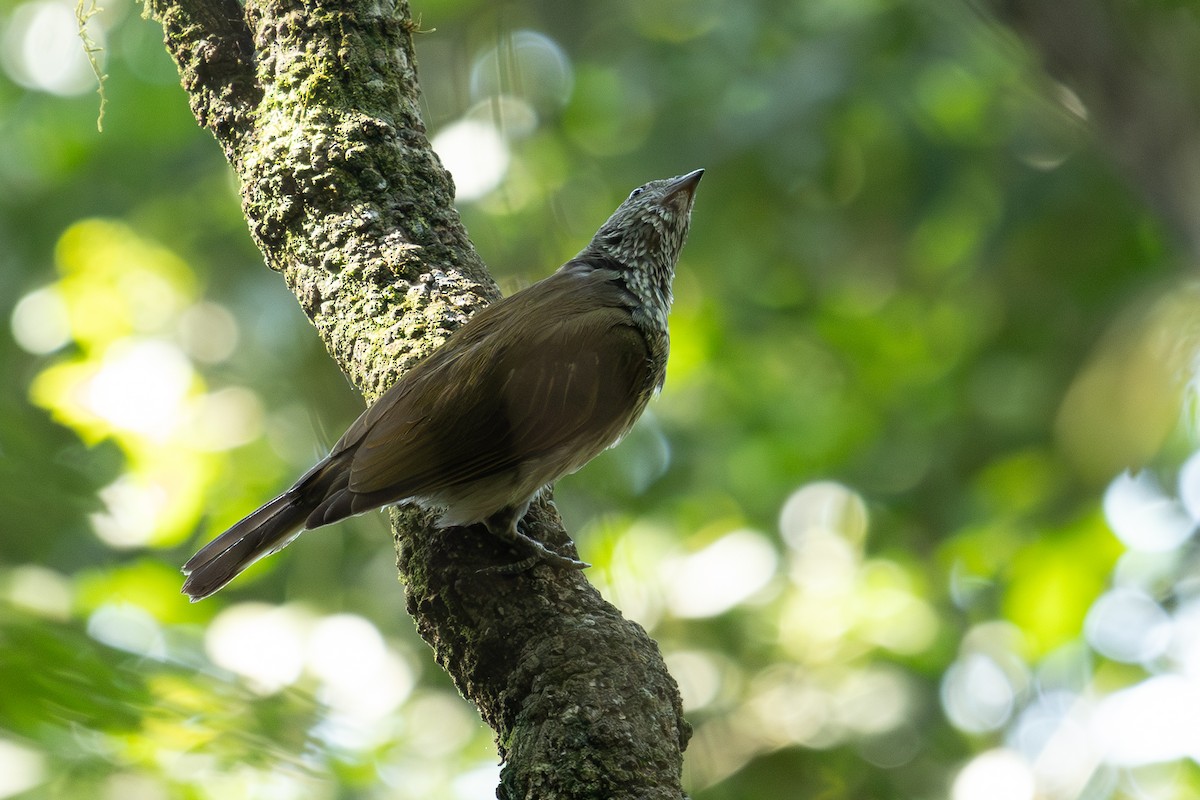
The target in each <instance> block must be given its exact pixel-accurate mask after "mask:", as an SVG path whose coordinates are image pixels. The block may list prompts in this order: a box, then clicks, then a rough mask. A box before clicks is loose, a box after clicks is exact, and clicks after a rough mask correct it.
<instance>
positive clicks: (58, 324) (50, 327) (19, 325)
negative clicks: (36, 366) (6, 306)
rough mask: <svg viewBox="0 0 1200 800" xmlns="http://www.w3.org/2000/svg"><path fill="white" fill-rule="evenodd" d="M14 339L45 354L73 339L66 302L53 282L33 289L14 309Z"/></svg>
mask: <svg viewBox="0 0 1200 800" xmlns="http://www.w3.org/2000/svg"><path fill="white" fill-rule="evenodd" d="M12 333H13V339H15V340H16V342H17V344H18V345H20V346H21V348H22V349H23V350H25V351H26V352H28V353H33V354H34V355H45V354H46V353H52V352H54V351H55V350H57V349H59V348H60V347H62V346H63V345H65V344H66V343H67V342H69V341H71V321H70V318H69V317H68V314H67V304H66V302H64V301H63V298H62V295H61V294H60V293H59V292H58V290H57V289H55V288H54V287H53V286H46V287H43V288H41V289H37V290H35V291H32V292H30V293H29V294H27V295H25V296H24V297H22V298H21V299H20V300H19V301H17V305H16V307H15V308H13V311H12Z"/></svg>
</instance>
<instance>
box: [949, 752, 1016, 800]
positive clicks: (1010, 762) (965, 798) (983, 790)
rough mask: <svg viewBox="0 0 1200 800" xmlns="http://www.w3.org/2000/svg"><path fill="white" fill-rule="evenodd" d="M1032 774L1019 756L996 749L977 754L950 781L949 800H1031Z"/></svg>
mask: <svg viewBox="0 0 1200 800" xmlns="http://www.w3.org/2000/svg"><path fill="white" fill-rule="evenodd" d="M1035 788H1036V784H1035V782H1034V776H1033V770H1032V769H1030V766H1029V762H1027V761H1026V760H1025V759H1024V758H1023V757H1022V756H1021V754H1020V753H1017V752H1014V751H1012V750H1008V749H1004V748H999V749H996V750H988V751H986V752H984V753H980V754H979V755H977V756H975V758H973V759H971V760H970V761H968V762H967V765H966V766H965V767H963V768H962V770H961V771H960V772H959V773H958V775H957V776H956V777H955V779H954V788H953V789H952V791H951V795H950V796H951V798H952V800H1033V797H1034V792H1035Z"/></svg>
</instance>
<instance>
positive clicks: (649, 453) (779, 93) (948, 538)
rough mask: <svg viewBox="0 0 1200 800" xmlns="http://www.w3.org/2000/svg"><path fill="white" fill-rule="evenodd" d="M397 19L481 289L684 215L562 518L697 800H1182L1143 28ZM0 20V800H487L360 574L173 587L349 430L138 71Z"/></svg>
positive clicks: (428, 13) (1191, 752) (310, 571)
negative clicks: (611, 429)
mask: <svg viewBox="0 0 1200 800" xmlns="http://www.w3.org/2000/svg"><path fill="white" fill-rule="evenodd" d="M1000 5H1001V6H1002V8H1001V11H1002V12H1003V14H1004V15H1005V17H1004V19H1005V22H1004V23H1003V24H1001V23H999V22H997V21H995V20H993V19H992V18H991V17H989V11H988V10H986V9H981V8H975V7H972V6H969V5H966V4H958V3H945V2H934V0H815V1H813V2H804V3H796V2H791V0H788V1H786V2H785V1H784V0H755V1H754V2H737V3H734V2H731V0H699V2H696V1H695V0H693V1H692V2H683V1H682V0H621V1H620V2H600V0H585V1H584V2H578V3H572V4H562V3H553V2H549V1H548V0H532V1H531V2H522V3H495V2H483V0H429V2H417V3H415V5H414V8H413V12H414V15H415V16H417V17H419V19H420V20H421V26H422V33H420V34H419V35H418V36H417V48H418V55H419V58H420V69H421V78H422V85H423V89H424V94H425V104H426V115H427V116H426V119H427V122H428V124H429V129H430V134H431V136H432V138H433V141H434V145H435V147H436V148H437V150H438V152H439V153H440V154H441V156H442V158H443V160H444V162H445V163H446V165H447V166H448V167H449V168H450V169H451V170H452V171H453V173H454V176H455V178H456V181H457V186H458V192H459V195H458V202H459V205H460V208H461V210H462V213H463V217H464V220H465V222H466V224H467V226H468V228H469V230H470V231H471V234H472V236H473V238H474V241H475V242H476V244H477V246H478V248H479V250H480V251H481V253H482V255H483V257H484V259H485V260H486V261H487V262H488V263H489V264H490V265H491V266H492V268H493V271H494V274H495V275H496V277H497V279H498V280H499V281H500V283H501V285H502V286H503V287H504V288H505V290H506V291H511V290H513V289H515V288H518V287H520V286H523V285H527V284H529V283H531V282H532V281H534V280H536V279H538V278H540V277H542V276H544V275H546V274H547V273H548V272H550V271H551V270H552V269H553V268H554V267H555V266H557V265H558V264H559V263H561V262H562V261H564V260H565V259H567V258H569V257H570V256H571V255H572V254H574V253H575V252H576V251H577V250H578V249H579V248H580V247H581V246H582V245H583V244H584V243H585V241H586V240H587V238H588V237H589V236H590V235H591V233H592V232H593V231H594V230H595V228H596V227H597V226H598V225H599V224H600V222H601V221H603V220H604V219H605V218H606V216H607V215H608V214H609V213H610V212H611V210H612V209H613V208H614V207H615V206H616V204H617V203H618V202H620V200H621V199H623V198H624V196H625V195H626V194H627V193H628V192H629V190H630V189H631V188H633V187H634V186H636V185H638V184H640V183H642V182H644V181H646V180H649V179H652V178H659V177H666V176H670V175H676V174H679V173H682V172H685V171H687V170H691V169H694V168H696V167H704V168H706V170H707V172H706V175H705V180H704V183H703V185H702V186H701V188H700V191H699V194H698V199H697V204H696V210H695V213H694V216H693V226H692V234H691V238H690V241H689V244H688V246H687V248H686V249H685V251H684V256H683V260H682V263H681V265H680V269H679V275H678V278H677V281H676V295H677V298H676V306H675V310H674V313H673V316H672V320H671V325H672V331H673V347H672V357H671V363H670V371H669V375H668V379H667V384H666V388H665V390H664V392H663V394H662V396H661V398H659V399H658V400H657V401H656V402H655V403H654V404H653V405H652V408H651V411H650V413H648V414H647V415H646V418H645V419H643V421H642V422H641V423H640V424H639V426H638V427H637V429H636V430H635V431H634V432H633V433H632V434H631V435H630V436H629V437H628V439H627V440H626V441H625V442H624V443H623V444H622V445H621V446H620V448H618V449H617V450H615V451H611V452H609V453H606V454H605V455H604V456H602V457H601V458H599V459H597V460H596V461H595V462H594V463H593V464H591V465H590V466H589V467H587V468H586V469H585V470H583V471H582V472H580V473H579V474H577V475H575V476H572V477H570V478H567V479H565V480H564V481H562V483H561V485H560V487H559V489H558V492H557V497H558V505H559V508H560V509H561V511H562V512H563V514H564V515H565V517H566V518H567V521H568V524H569V526H570V529H571V530H572V531H573V532H574V533H575V538H576V540H577V542H578V544H579V548H580V552H581V553H582V554H583V556H584V557H585V558H586V559H587V560H588V561H590V562H592V563H593V564H595V565H596V566H595V567H594V568H593V569H591V570H590V571H589V577H590V578H591V580H592V581H593V582H594V583H596V584H597V585H598V586H599V587H600V589H601V590H602V591H603V593H604V594H605V596H606V597H608V598H609V599H610V600H611V601H612V602H614V603H615V604H616V605H618V606H619V607H620V608H622V609H623V610H624V612H625V613H626V614H627V615H628V616H629V617H631V618H633V619H635V620H637V621H638V622H640V623H641V624H642V625H644V626H645V627H646V628H647V629H648V630H649V631H650V632H651V634H652V635H653V636H654V637H655V638H656V639H657V640H658V641H659V642H660V644H661V646H662V649H663V652H664V653H665V655H666V658H667V660H668V662H669V664H670V667H671V669H672V672H673V674H674V675H675V676H676V678H677V679H678V681H679V683H680V688H681V691H682V693H683V697H684V702H685V705H686V708H687V714H688V717H689V719H690V720H691V722H692V724H693V725H694V726H695V736H694V738H693V740H692V744H691V746H690V748H689V750H688V753H687V765H686V775H685V779H686V786H687V788H688V791H689V792H690V793H691V795H692V796H693V797H694V798H695V799H696V800H732V799H733V798H816V797H820V798H826V799H833V798H864V797H876V798H905V799H907V798H951V800H1034V799H1035V798H1038V799H1039V800H1040V799H1045V800H1058V799H1059V798H1063V799H1066V798H1086V799H1087V800H1103V799H1105V798H1122V799H1123V798H1154V800H1172V798H1193V797H1196V796H1200V770H1198V769H1197V764H1196V759H1197V758H1200V726H1197V725H1196V723H1195V720H1197V719H1200V563H1198V560H1197V555H1198V553H1197V547H1196V542H1195V539H1194V530H1195V528H1196V520H1197V519H1198V518H1200V457H1197V456H1196V455H1195V453H1196V451H1197V448H1198V446H1200V439H1198V431H1197V424H1196V423H1197V418H1196V417H1197V408H1198V406H1197V402H1196V397H1197V396H1196V392H1195V386H1194V383H1195V380H1196V365H1197V359H1198V356H1200V305H1198V302H1197V301H1198V300H1200V292H1198V291H1197V289H1196V287H1195V286H1194V283H1193V275H1194V272H1195V269H1196V258H1197V254H1198V253H1200V234H1198V231H1200V224H1198V220H1200V215H1198V214H1197V208H1196V204H1197V199H1196V198H1200V190H1198V189H1197V186H1196V184H1197V182H1198V181H1200V157H1198V156H1197V151H1198V148H1197V126H1196V118H1197V107H1198V106H1200V103H1197V99H1198V97H1200V83H1198V82H1197V77H1196V76H1197V75H1200V65H1198V64H1197V63H1196V61H1197V60H1200V19H1198V17H1197V12H1196V10H1195V7H1194V6H1193V5H1192V4H1190V3H1186V2H1172V1H1171V0H1161V1H1160V2H1153V3H1142V4H1128V3H1124V4H1117V3H1104V2H1091V3H1086V2H1083V1H1082V0H1063V2H1060V3H1054V4H1042V5H1043V8H1041V9H1038V8H1036V7H1035V5H1034V4H1033V3H1028V2H1022V0H1007V2H1004V3H1002V4H1000ZM76 30H77V23H76V10H75V8H74V4H73V3H72V2H70V0H27V1H26V2H14V0H0V43H2V45H3V46H2V47H0V245H2V246H0V320H2V321H3V325H2V326H0V380H3V385H4V388H5V391H4V392H3V393H0V508H2V510H0V687H2V688H0V798H4V797H20V798H81V797H87V798H102V799H110V798H111V799H112V800H116V799H117V798H120V800H166V799H168V798H171V799H173V798H200V799H203V798H221V800H237V799H238V798H247V799H249V798H254V799H255V800H262V799H266V800H291V799H292V798H296V799H297V800H299V799H300V798H305V799H306V800H309V799H312V798H316V799H317V800H321V799H323V798H401V799H407V798H413V799H414V800H416V799H417V798H420V799H421V800H440V799H442V798H445V799H446V800H468V799H473V798H486V797H492V796H494V787H495V784H496V781H497V775H498V770H499V767H498V766H497V765H496V756H495V749H494V746H493V744H492V737H491V733H490V731H489V730H488V729H487V728H486V727H485V726H483V724H482V723H481V722H480V721H479V719H478V717H477V716H476V714H475V712H474V710H473V709H472V708H471V707H470V706H469V705H468V704H467V703H466V702H465V701H463V700H462V699H461V698H460V697H458V695H457V694H456V693H455V691H454V689H453V687H452V686H451V685H450V684H449V682H448V680H447V679H446V678H445V677H444V676H443V675H442V673H441V672H440V671H439V670H438V669H437V668H436V666H435V665H434V664H433V662H432V659H431V658H430V653H429V651H428V649H427V648H426V647H425V645H424V644H423V643H422V642H421V641H420V640H419V639H418V637H417V636H416V634H415V632H414V630H413V627H412V624H411V622H410V620H409V619H408V617H407V616H406V615H405V614H404V612H403V601H402V588H401V587H400V586H399V584H398V583H397V580H396V573H395V569H394V566H393V561H394V555H393V553H392V549H391V544H390V539H389V535H388V529H387V526H386V524H385V523H384V521H383V519H382V517H381V516H380V515H377V514H372V515H368V516H366V517H363V518H359V519H356V520H353V521H351V522H349V523H346V524H342V525H339V526H338V527H337V528H336V529H333V530H325V531H321V532H317V533H313V534H309V535H307V536H305V537H303V538H302V539H301V540H300V541H299V542H297V543H296V544H295V545H293V546H292V547H291V548H289V549H288V551H287V552H286V553H285V554H283V555H281V556H278V557H276V558H273V559H270V560H268V561H266V562H263V563H261V564H260V565H258V566H257V567H255V568H254V569H253V570H252V571H251V572H250V573H247V575H245V576H243V577H242V578H241V579H239V580H238V581H237V582H236V583H234V584H233V585H232V586H230V587H229V588H227V589H226V590H225V591H223V592H222V593H221V594H220V595H218V596H217V597H215V598H214V599H212V600H208V601H206V602H204V603H201V604H198V605H189V604H187V603H186V602H185V601H184V598H183V597H182V596H181V595H180V594H179V586H180V580H181V576H180V575H179V573H178V565H179V564H181V563H182V561H183V560H185V559H186V557H187V556H188V555H190V553H191V552H192V551H193V550H194V548H195V547H196V545H197V544H198V543H199V542H201V541H204V540H207V539H208V538H210V537H211V536H213V535H215V534H216V533H217V532H219V531H220V530H222V529H223V528H224V527H225V526H227V525H228V524H230V523H232V522H233V521H235V520H236V519H237V518H239V517H240V516H242V515H243V514H244V513H246V512H247V511H249V510H251V509H252V508H254V507H255V506H257V505H258V504H259V503H260V502H262V501H263V500H265V499H267V498H268V497H270V496H273V495H274V494H275V493H276V492H278V491H279V490H281V489H282V488H283V487H284V486H286V485H287V484H288V483H289V482H290V481H291V479H292V478H294V477H295V476H296V475H297V474H299V473H300V472H301V471H302V470H304V469H306V468H307V467H308V466H309V465H310V464H311V463H312V462H313V461H314V460H315V459H317V458H318V457H319V456H320V455H322V454H323V453H324V451H325V449H326V448H327V447H328V446H329V445H330V444H331V443H332V442H333V441H334V440H336V438H337V437H338V436H339V435H340V433H341V431H342V429H343V428H344V426H345V425H347V424H348V423H349V422H350V421H351V420H352V419H353V418H354V417H355V416H357V414H358V413H359V412H360V410H361V408H362V405H361V400H360V399H359V398H358V397H357V395H356V394H355V393H354V392H353V391H352V390H351V389H350V388H349V386H348V385H347V383H346V381H345V380H344V379H343V378H342V377H341V375H340V374H339V373H338V372H337V370H336V369H335V367H334V366H333V365H332V363H331V362H330V360H329V359H328V358H327V357H326V355H325V354H324V352H323V350H322V348H321V346H320V344H319V341H318V339H317V337H316V336H315V334H314V333H313V332H312V331H311V330H310V329H309V327H308V325H307V322H306V321H305V319H304V318H303V316H302V314H301V312H300V311H299V309H298V308H297V307H296V304H295V302H293V300H292V298H291V296H290V295H289V294H288V293H287V291H286V289H285V288H284V286H283V283H282V281H281V280H280V279H279V278H278V276H276V275H275V274H273V273H271V272H269V271H268V270H266V269H265V268H264V267H263V265H262V263H261V259H260V257H259V255H258V253H257V252H256V250H255V248H254V246H253V244H252V242H251V240H250V238H249V235H248V233H247V230H246V226H245V223H244V220H243V219H242V217H241V215H240V212H239V201H238V197H237V191H236V187H235V185H234V182H233V180H232V178H231V175H230V171H229V169H228V168H227V167H226V165H225V163H224V161H223V159H222V157H221V154H220V152H219V150H218V148H217V146H216V144H215V143H214V141H213V140H212V138H211V137H210V136H209V135H208V134H207V133H204V132H202V131H200V130H198V129H197V127H196V125H195V123H194V121H193V119H192V117H191V115H190V113H189V111H188V109H187V102H186V98H185V96H184V94H183V92H182V90H181V89H180V88H179V86H178V82H177V77H176V74H175V71H174V68H173V66H172V64H171V63H170V61H169V59H168V58H167V56H166V55H165V53H164V51H163V49H162V47H161V44H160V39H161V31H160V29H159V28H158V26H157V25H156V24H155V23H153V22H150V21H147V20H145V19H143V18H142V17H141V15H140V13H139V8H138V7H137V5H136V4H134V3H112V4H111V7H107V8H105V9H104V10H103V11H100V12H98V13H96V14H95V15H94V16H92V17H91V19H90V20H89V22H88V25H87V30H88V32H89V35H90V38H91V40H92V41H93V42H94V45H95V48H96V51H95V58H96V61H97V66H98V68H99V70H100V71H101V72H103V73H105V74H107V76H108V77H107V80H106V81H105V83H104V94H105V96H106V103H105V105H104V115H103V131H102V132H100V131H98V130H97V118H98V116H99V113H100V109H101V102H100V99H99V97H98V96H97V94H96V77H95V75H94V74H93V69H92V67H91V66H90V65H89V63H88V59H87V57H86V49H85V47H84V45H83V44H81V42H80V39H79V37H78V36H77V34H76Z"/></svg>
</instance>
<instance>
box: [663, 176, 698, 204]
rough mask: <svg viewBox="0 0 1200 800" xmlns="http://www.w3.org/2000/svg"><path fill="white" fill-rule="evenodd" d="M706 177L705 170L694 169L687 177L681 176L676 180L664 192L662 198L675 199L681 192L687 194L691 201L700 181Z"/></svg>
mask: <svg viewBox="0 0 1200 800" xmlns="http://www.w3.org/2000/svg"><path fill="white" fill-rule="evenodd" d="M703 177H704V170H703V169H694V170H692V171H691V172H689V173H688V174H687V175H680V176H679V177H678V178H676V179H675V180H673V181H671V183H670V184H668V185H667V188H666V189H664V190H663V193H662V197H663V199H664V200H665V199H667V198H668V197H674V196H675V195H676V194H677V193H679V192H687V196H688V200H691V198H692V194H694V193H695V191H696V187H697V186H699V185H700V179H701V178H703Z"/></svg>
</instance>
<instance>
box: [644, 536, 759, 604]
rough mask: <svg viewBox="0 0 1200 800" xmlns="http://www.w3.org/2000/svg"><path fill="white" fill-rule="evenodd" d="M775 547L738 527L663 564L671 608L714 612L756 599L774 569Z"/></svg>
mask: <svg viewBox="0 0 1200 800" xmlns="http://www.w3.org/2000/svg"><path fill="white" fill-rule="evenodd" d="M776 561H777V558H776V555H775V548H773V547H772V546H771V544H770V543H769V542H768V541H767V539H766V537H764V536H762V535H761V534H759V533H756V532H754V531H745V530H743V531H734V532H733V533H729V534H727V535H725V536H722V537H721V538H720V539H718V540H717V541H715V542H713V543H712V544H710V545H709V546H708V547H706V548H704V549H703V550H700V551H698V552H695V553H691V554H689V555H687V556H683V557H682V558H677V559H669V560H667V561H666V562H664V563H663V564H662V565H661V567H660V568H661V569H662V571H663V573H664V575H665V581H666V584H667V595H666V601H667V608H668V610H670V611H671V613H673V614H675V615H676V616H678V617H684V618H688V617H712V616H716V615H717V614H721V613H724V612H726V611H728V610H729V609H731V608H733V607H734V606H736V605H738V604H739V603H742V602H744V601H746V600H748V599H749V598H751V597H752V596H753V595H754V594H755V593H756V592H758V591H759V590H760V589H762V588H764V587H765V586H766V585H767V583H768V581H770V580H771V578H772V577H773V576H774V574H775V566H776Z"/></svg>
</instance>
